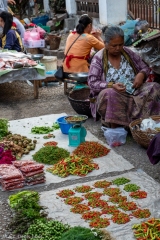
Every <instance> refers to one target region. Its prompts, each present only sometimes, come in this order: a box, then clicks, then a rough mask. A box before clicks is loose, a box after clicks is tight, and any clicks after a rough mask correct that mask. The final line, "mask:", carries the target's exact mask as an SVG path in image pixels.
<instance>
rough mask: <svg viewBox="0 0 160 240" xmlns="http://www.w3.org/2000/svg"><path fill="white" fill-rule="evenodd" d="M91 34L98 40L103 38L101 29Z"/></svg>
mask: <svg viewBox="0 0 160 240" xmlns="http://www.w3.org/2000/svg"><path fill="white" fill-rule="evenodd" d="M91 34H92V35H93V36H94V37H96V38H99V37H101V35H102V31H101V30H100V29H97V30H92V32H91Z"/></svg>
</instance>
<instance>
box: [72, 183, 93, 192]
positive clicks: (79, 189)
mask: <svg viewBox="0 0 160 240" xmlns="http://www.w3.org/2000/svg"><path fill="white" fill-rule="evenodd" d="M92 189H93V188H92V187H90V186H87V185H82V186H77V187H76V188H75V189H74V190H75V191H76V192H79V193H86V192H90V191H91V190H92Z"/></svg>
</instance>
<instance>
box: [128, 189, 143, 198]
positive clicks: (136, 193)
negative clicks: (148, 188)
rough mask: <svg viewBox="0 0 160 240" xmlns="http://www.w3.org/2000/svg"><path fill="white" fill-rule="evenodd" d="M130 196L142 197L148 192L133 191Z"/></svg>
mask: <svg viewBox="0 0 160 240" xmlns="http://www.w3.org/2000/svg"><path fill="white" fill-rule="evenodd" d="M129 196H130V197H132V198H135V199H142V198H146V197H147V193H146V192H145V191H140V190H138V191H136V192H131V193H130V194H129Z"/></svg>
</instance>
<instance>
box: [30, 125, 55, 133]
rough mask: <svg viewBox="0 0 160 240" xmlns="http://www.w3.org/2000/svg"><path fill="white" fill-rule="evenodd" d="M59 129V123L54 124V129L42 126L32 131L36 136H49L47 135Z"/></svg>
mask: <svg viewBox="0 0 160 240" xmlns="http://www.w3.org/2000/svg"><path fill="white" fill-rule="evenodd" d="M57 129H59V124H58V123H53V126H52V127H48V126H41V127H39V126H38V127H37V126H35V127H33V128H32V129H31V133H34V134H47V133H50V132H52V131H54V130H57Z"/></svg>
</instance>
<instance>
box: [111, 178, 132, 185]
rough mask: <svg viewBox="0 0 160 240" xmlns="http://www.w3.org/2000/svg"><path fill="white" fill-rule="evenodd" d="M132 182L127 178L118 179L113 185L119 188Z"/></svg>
mask: <svg viewBox="0 0 160 240" xmlns="http://www.w3.org/2000/svg"><path fill="white" fill-rule="evenodd" d="M128 182H130V180H129V179H127V178H125V177H121V178H116V179H114V180H113V181H112V183H113V184H115V185H117V186H120V185H123V184H126V183H128Z"/></svg>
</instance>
